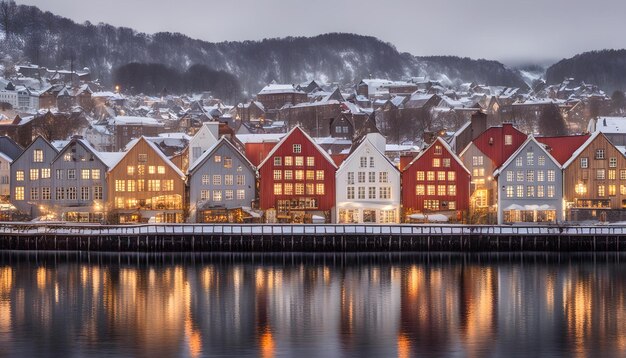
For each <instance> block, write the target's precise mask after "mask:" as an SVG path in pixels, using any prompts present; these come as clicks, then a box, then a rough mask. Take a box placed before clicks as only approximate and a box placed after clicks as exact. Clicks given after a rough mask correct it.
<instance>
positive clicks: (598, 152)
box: [596, 149, 604, 159]
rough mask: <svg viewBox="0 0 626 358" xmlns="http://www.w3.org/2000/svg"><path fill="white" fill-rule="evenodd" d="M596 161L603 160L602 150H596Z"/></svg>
mask: <svg viewBox="0 0 626 358" xmlns="http://www.w3.org/2000/svg"><path fill="white" fill-rule="evenodd" d="M596 159H604V149H596Z"/></svg>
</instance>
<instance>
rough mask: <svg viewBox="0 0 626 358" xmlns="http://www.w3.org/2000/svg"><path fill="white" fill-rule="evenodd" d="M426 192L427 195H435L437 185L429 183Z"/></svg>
mask: <svg viewBox="0 0 626 358" xmlns="http://www.w3.org/2000/svg"><path fill="white" fill-rule="evenodd" d="M426 194H427V195H435V186H434V185H427V186H426Z"/></svg>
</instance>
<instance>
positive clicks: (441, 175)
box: [437, 172, 446, 181]
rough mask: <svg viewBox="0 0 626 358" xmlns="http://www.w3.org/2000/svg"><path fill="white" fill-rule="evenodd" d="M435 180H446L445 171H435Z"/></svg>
mask: <svg viewBox="0 0 626 358" xmlns="http://www.w3.org/2000/svg"><path fill="white" fill-rule="evenodd" d="M437 180H442V181H443V180H446V172H437Z"/></svg>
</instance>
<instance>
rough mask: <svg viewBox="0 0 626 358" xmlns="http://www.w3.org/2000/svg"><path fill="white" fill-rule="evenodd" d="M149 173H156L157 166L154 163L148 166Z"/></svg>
mask: <svg viewBox="0 0 626 358" xmlns="http://www.w3.org/2000/svg"><path fill="white" fill-rule="evenodd" d="M148 174H156V167H155V166H154V165H149V166H148Z"/></svg>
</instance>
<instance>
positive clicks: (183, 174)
mask: <svg viewBox="0 0 626 358" xmlns="http://www.w3.org/2000/svg"><path fill="white" fill-rule="evenodd" d="M142 141H144V142H146V143H147V144H148V146H149V147H150V148H152V150H154V151H155V152H156V153H157V154H158V155H159V156H160V157H161V159H163V161H164V162H165V163H166V164H167V165H169V167H170V168H171V169H172V170H173V171H174V172H176V174H178V175H179V176H180V178H181V179H184V178H185V173H183V172H182V171H181V170H180V168H178V167H177V166H176V165H174V163H172V161H171V160H170V159H169V158H168V157H167V156H166V155H165V153H163V151H162V150H161V148H159V147H158V146H157V145H156V144H154V143H152V142H151V141H149V140H147V139H146V137H144V136H141V137H139V138H138V139H136V140H134V143H133V144H132V146H130V147H129V148H128V149H127V150H126V153H124V155H123V157H125V156H126V155H128V153H130V152H131V151H132V150H133V148H135V146H136V145H137V144H138V143H140V142H142ZM118 164H119V162H118V163H116V164H115V165H114V166H113V167H111V168H109V171H112V170H113V169H114V168H115V167H117V165H118Z"/></svg>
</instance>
